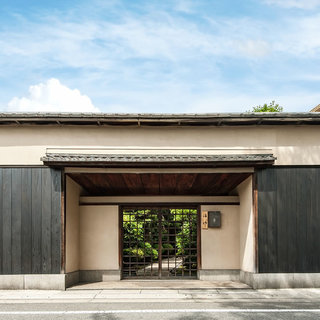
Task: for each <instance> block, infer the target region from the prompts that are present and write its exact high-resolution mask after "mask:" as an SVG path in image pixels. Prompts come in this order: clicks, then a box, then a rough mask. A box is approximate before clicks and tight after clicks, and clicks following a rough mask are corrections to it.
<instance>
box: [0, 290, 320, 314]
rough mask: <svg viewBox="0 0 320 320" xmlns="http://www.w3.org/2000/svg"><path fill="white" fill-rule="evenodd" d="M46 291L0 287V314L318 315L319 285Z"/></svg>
mask: <svg viewBox="0 0 320 320" xmlns="http://www.w3.org/2000/svg"><path fill="white" fill-rule="evenodd" d="M2 293H3V292H2ZM187 293H188V294H187ZM52 296H53V295H51V296H50V294H48V293H46V292H43V297H42V299H41V292H39V291H36V292H30V291H29V292H28V293H23V292H22V293H20V295H19V294H16V295H14V294H13V293H11V292H9V293H8V294H7V295H5V293H3V294H2V295H1V292H0V319H1V320H2V319H6V320H11V319H23V320H25V319H35V320H37V319H43V320H47V319H55V320H58V319H59V320H62V319H63V320H64V319H68V320H70V319H72V320H73V319H92V320H99V319H110V320H116V319H127V320H135V319H148V320H149V319H152V320H158V319H165V320H171V319H176V320H177V319H186V320H206V319H320V290H319V289H313V290H306V289H304V290H298V289H295V290H267V291H264V290H259V291H255V290H240V291H239V290H238V291H220V292H218V291H213V290H192V292H187V291H181V292H176V291H168V290H166V291H150V290H149V291H140V293H137V292H134V291H131V292H128V291H122V292H118V291H117V292H114V291H112V290H104V291H102V292H99V293H96V292H91V295H89V293H87V292H76V293H72V295H71V294H70V293H68V292H57V294H56V295H55V298H54V299H52ZM89 296H90V298H88V297H89ZM1 297H2V298H1ZM58 298H59V299H58ZM58 300H59V301H58Z"/></svg>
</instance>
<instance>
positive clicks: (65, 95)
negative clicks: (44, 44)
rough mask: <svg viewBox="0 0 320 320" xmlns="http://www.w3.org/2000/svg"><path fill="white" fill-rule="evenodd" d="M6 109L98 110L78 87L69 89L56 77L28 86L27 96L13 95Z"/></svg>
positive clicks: (27, 110) (36, 110)
mask: <svg viewBox="0 0 320 320" xmlns="http://www.w3.org/2000/svg"><path fill="white" fill-rule="evenodd" d="M8 111H17V112H99V109H97V108H96V107H95V106H94V105H93V104H92V102H91V100H90V98H89V97H88V96H86V95H82V94H81V93H80V91H79V90H78V89H70V88H68V87H66V86H64V85H63V84H61V83H60V81H59V80H58V79H54V78H53V79H49V80H48V81H47V82H46V83H39V84H37V85H33V86H30V87H29V95H28V96H27V97H22V98H18V97H14V98H13V99H12V100H10V102H9V103H8Z"/></svg>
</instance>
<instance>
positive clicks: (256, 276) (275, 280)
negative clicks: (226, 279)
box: [240, 271, 320, 289]
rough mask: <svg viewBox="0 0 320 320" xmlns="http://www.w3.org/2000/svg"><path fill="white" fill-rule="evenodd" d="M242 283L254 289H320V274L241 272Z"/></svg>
mask: <svg viewBox="0 0 320 320" xmlns="http://www.w3.org/2000/svg"><path fill="white" fill-rule="evenodd" d="M240 281H242V282H244V283H246V284H248V285H249V286H250V287H252V288H253V289H284V288H320V273H252V272H245V271H240Z"/></svg>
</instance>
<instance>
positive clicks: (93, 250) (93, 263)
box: [80, 205, 119, 270]
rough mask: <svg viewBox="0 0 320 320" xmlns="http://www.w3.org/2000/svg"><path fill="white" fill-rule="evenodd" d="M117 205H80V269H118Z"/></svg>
mask: <svg viewBox="0 0 320 320" xmlns="http://www.w3.org/2000/svg"><path fill="white" fill-rule="evenodd" d="M118 215H119V211H118V206H107V205H100V206H90V205H89V206H80V270H119V232H118V230H119V226H118Z"/></svg>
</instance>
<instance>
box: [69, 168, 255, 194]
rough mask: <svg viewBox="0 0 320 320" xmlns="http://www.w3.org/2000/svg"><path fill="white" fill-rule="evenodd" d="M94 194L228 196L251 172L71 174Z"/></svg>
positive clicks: (88, 191)
mask: <svg viewBox="0 0 320 320" xmlns="http://www.w3.org/2000/svg"><path fill="white" fill-rule="evenodd" d="M68 175H69V176H70V177H71V178H72V179H73V180H74V181H76V182H77V183H79V184H80V185H81V186H82V187H83V188H84V189H85V190H86V191H87V193H88V194H90V195H94V196H99V195H109V196H135V195H201V196H220V195H221V196H223V195H228V194H229V192H230V191H232V190H233V189H234V188H235V187H236V186H237V185H238V184H239V183H241V182H242V181H244V180H245V179H246V178H248V177H249V176H250V175H251V173H179V174H177V173H161V174H159V173H141V174H134V173H69V174H68Z"/></svg>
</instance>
